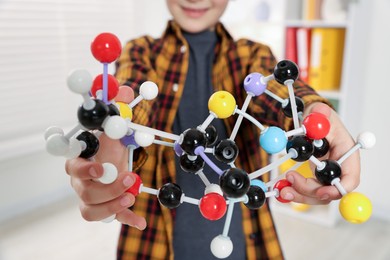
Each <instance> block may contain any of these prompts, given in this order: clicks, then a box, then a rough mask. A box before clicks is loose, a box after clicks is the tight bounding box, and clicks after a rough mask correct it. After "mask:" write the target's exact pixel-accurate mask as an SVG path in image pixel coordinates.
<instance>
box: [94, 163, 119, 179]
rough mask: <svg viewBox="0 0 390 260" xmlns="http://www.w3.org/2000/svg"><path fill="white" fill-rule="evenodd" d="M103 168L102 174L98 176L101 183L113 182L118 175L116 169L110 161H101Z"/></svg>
mask: <svg viewBox="0 0 390 260" xmlns="http://www.w3.org/2000/svg"><path fill="white" fill-rule="evenodd" d="M103 170H104V173H103V176H102V177H100V178H98V180H99V181H100V182H101V183H103V184H110V183H113V182H114V181H115V180H116V178H117V177H118V170H117V169H116V167H115V165H113V164H112V163H103Z"/></svg>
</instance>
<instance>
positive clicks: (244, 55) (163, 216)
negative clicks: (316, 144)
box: [66, 0, 360, 259]
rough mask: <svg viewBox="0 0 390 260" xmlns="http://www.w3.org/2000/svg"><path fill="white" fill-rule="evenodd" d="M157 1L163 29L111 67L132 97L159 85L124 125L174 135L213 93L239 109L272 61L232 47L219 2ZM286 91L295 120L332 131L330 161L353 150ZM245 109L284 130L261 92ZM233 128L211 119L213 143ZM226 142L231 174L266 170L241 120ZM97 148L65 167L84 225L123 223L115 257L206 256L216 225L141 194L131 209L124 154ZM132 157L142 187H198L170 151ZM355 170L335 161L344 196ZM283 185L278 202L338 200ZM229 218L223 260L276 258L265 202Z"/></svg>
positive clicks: (252, 48)
mask: <svg viewBox="0 0 390 260" xmlns="http://www.w3.org/2000/svg"><path fill="white" fill-rule="evenodd" d="M166 2H167V5H168V9H169V11H170V12H171V14H172V16H173V21H170V22H169V23H168V26H167V29H166V30H165V32H164V34H163V35H162V37H161V38H160V39H152V38H150V37H146V36H145V37H141V38H139V39H136V40H133V41H130V42H129V43H128V44H127V45H126V46H125V48H124V50H123V53H122V55H121V57H120V58H119V60H118V64H117V72H116V76H117V78H118V80H119V81H120V82H121V83H122V84H125V85H128V86H130V87H132V88H134V89H135V90H136V91H137V90H138V87H139V85H140V84H141V83H142V82H144V81H146V80H151V81H154V82H155V83H156V84H157V85H158V86H159V95H158V97H157V99H156V100H153V101H143V102H141V103H140V104H138V105H137V106H136V107H135V109H134V113H133V114H134V118H133V121H135V122H137V123H140V124H143V125H147V126H150V127H153V128H156V129H160V130H163V131H167V132H173V133H175V134H180V133H181V132H183V131H184V130H185V129H187V128H188V126H190V127H194V126H196V125H198V124H199V123H201V122H202V121H203V120H204V119H205V118H206V117H207V115H208V110H207V100H208V97H209V96H210V94H211V93H213V92H214V91H217V90H226V91H229V92H230V93H232V94H233V96H234V97H235V98H236V100H237V103H238V106H239V107H241V105H242V103H243V100H244V98H245V96H246V94H245V91H243V87H242V82H243V80H244V78H245V76H246V75H247V74H249V73H251V72H260V73H262V74H263V75H269V74H271V73H272V71H273V68H274V67H275V64H276V61H275V59H274V57H273V55H272V53H271V51H270V49H269V48H268V47H267V46H265V45H262V44H259V43H254V42H251V41H248V40H239V41H237V42H236V41H233V39H232V38H231V36H230V35H229V33H228V32H227V31H226V29H225V28H224V27H223V25H222V24H220V23H219V18H220V17H221V15H222V14H223V12H224V10H225V8H226V6H227V4H228V0H166ZM295 85H296V88H295V91H296V95H297V96H299V97H301V98H302V99H303V100H304V102H305V104H306V109H305V114H308V113H310V112H314V111H316V112H320V113H323V114H325V115H326V116H328V118H329V120H330V122H331V125H332V128H331V131H330V133H329V135H328V136H327V139H328V141H329V142H330V145H331V149H330V152H329V157H330V158H339V157H340V156H341V155H342V154H343V153H344V152H345V151H346V150H348V149H349V148H350V147H352V146H353V143H354V142H353V140H352V138H351V137H350V135H349V133H348V132H347V130H346V129H345V127H344V126H343V124H342V123H341V121H340V120H339V118H338V116H337V114H336V113H335V112H334V111H333V110H332V109H330V108H329V107H328V106H327V105H325V103H326V100H324V99H323V98H321V97H319V96H318V95H317V94H316V93H315V92H314V91H313V90H312V89H311V88H309V87H308V86H306V85H305V84H304V83H303V82H301V81H299V80H298V81H297V82H296V84H295ZM269 89H270V90H271V91H272V92H274V93H276V94H277V95H279V96H282V97H284V98H286V97H287V93H286V90H285V88H284V87H282V86H280V85H278V84H276V83H275V82H270V84H269ZM248 112H249V113H251V114H252V116H254V117H255V118H256V119H257V120H259V121H261V122H262V123H263V124H267V125H278V126H280V127H282V128H284V129H285V128H286V127H288V126H289V125H290V123H291V122H290V120H286V119H285V117H284V116H283V115H282V113H281V112H280V105H278V104H277V102H276V101H274V100H272V99H271V98H268V97H267V96H266V95H261V96H260V97H257V98H254V99H253V100H252V102H251V105H250V106H249V108H248ZM234 122H235V117H230V118H228V119H226V120H224V121H222V120H216V122H215V125H216V127H217V129H218V133H219V134H220V138H221V139H222V138H223V137H224V136H227V135H228V133H229V132H230V131H231V130H232V126H233V125H234ZM213 124H214V122H213ZM235 141H236V143H237V145H238V147H239V151H240V154H239V157H238V158H237V161H236V165H237V167H239V168H242V169H245V170H246V171H247V172H252V171H254V170H256V169H259V168H261V167H262V166H264V165H265V164H266V163H267V155H266V154H265V153H264V152H262V151H261V149H260V148H259V146H258V131H257V130H256V129H255V128H253V126H251V124H250V123H248V122H245V120H244V122H243V124H242V126H241V127H240V131H239V133H238V136H237V138H236V140H235ZM100 142H101V146H100V149H99V152H98V154H97V155H96V162H90V161H86V160H83V159H80V158H78V159H74V160H70V161H67V163H66V170H67V173H68V174H69V175H70V176H71V183H72V186H73V188H74V189H75V191H76V192H77V194H78V195H79V196H80V199H81V204H80V210H81V213H82V215H83V217H84V218H85V219H86V220H89V221H96V220H101V219H104V218H106V217H108V216H110V215H113V214H116V218H117V220H118V221H120V222H121V223H123V224H124V225H123V226H122V231H121V237H120V240H119V245H118V259H173V258H174V257H175V259H215V258H214V257H213V256H212V254H211V253H210V250H209V244H210V241H211V239H209V238H208V236H209V235H211V237H213V236H215V235H217V234H219V233H220V232H221V230H222V229H221V226H222V224H223V223H222V224H221V223H215V222H212V223H211V224H210V223H204V222H205V221H204V220H203V218H202V217H201V216H200V215H199V214H198V213H199V211H198V209H197V208H196V207H193V206H192V207H191V205H188V206H187V205H185V204H182V205H181V206H180V207H178V208H177V209H175V210H169V209H167V208H164V207H161V206H160V205H159V202H158V200H157V198H156V197H155V196H152V195H148V194H140V195H139V196H138V197H137V201H136V202H135V198H134V196H133V195H131V194H129V193H126V192H125V191H126V190H127V189H128V188H129V187H131V186H132V184H133V183H134V176H133V173H130V172H127V171H126V169H127V154H126V149H125V147H123V146H122V145H121V144H120V142H119V141H112V140H109V139H108V138H107V137H106V136H104V135H103V136H102V137H101V138H100ZM136 151H137V156H136V157H137V160H136V161H135V163H134V171H135V172H137V173H138V174H139V175H140V176H141V179H142V181H143V183H144V184H145V186H148V187H156V188H158V187H161V186H162V184H164V183H166V182H176V183H178V184H179V185H180V186H181V187H182V188H183V191H184V192H185V193H186V194H191V193H194V194H195V193H196V192H197V190H201V188H200V184H199V183H194V182H195V181H198V180H196V176H191V175H190V174H185V173H181V172H180V167H178V162H177V159H174V158H175V157H176V156H175V154H174V152H173V151H172V149H167V148H166V147H163V146H155V145H152V146H150V147H148V148H147V149H146V151H144V150H143V149H137V150H136ZM146 157H147V160H146ZM99 162H111V163H114V164H115V165H116V166H117V167H118V169H119V171H120V174H119V176H118V179H117V180H116V181H115V182H114V183H112V184H110V185H103V184H100V183H96V182H92V181H91V179H93V178H97V177H99V176H101V175H102V166H101V164H100V163H99ZM225 168H226V166H225ZM359 173H360V168H359V155H358V153H355V154H354V155H353V156H352V157H351V158H350V159H348V160H347V161H346V162H345V163H344V164H343V176H342V184H343V186H344V187H345V189H346V190H347V191H350V190H352V189H354V188H355V187H356V186H357V185H358V182H359ZM212 175H213V174H211V175H210V176H212ZM214 175H215V174H214ZM287 179H288V180H289V181H290V182H291V183H292V187H289V188H285V189H283V191H282V193H281V196H282V198H284V199H287V200H291V201H295V202H302V203H308V204H326V203H329V202H330V201H331V200H334V199H338V198H340V194H339V193H338V191H337V189H336V188H334V187H323V186H321V185H320V184H319V183H318V182H317V181H316V180H315V179H305V178H303V177H301V176H300V175H299V174H297V173H295V172H291V173H289V174H288V175H287ZM211 182H214V183H216V181H215V180H212V181H211ZM193 187H195V188H193ZM192 188H193V189H192ZM188 192H189V193H188ZM201 192H203V191H201ZM133 204H134V206H133ZM131 206H133V207H132V208H131V209H129V207H131ZM234 214H235V215H234V217H233V222H232V226H231V230H230V231H229V236H230V237H231V239H232V240H233V244H234V250H233V253H232V255H231V256H230V257H229V259H245V258H247V259H282V258H283V255H282V252H281V248H280V246H279V243H278V239H277V235H276V232H275V229H274V226H273V221H272V217H271V215H270V213H269V210H268V205H264V206H263V207H262V208H261V209H260V210H258V211H249V210H248V209H246V208H245V207H239V206H237V207H235V210H234ZM145 218H147V221H146V220H145ZM202 221H203V222H202ZM201 222H202V223H201ZM146 223H147V224H148V226H147V227H146ZM129 226H133V227H136V228H137V229H139V230H137V229H136V228H131V227H129ZM215 232H217V233H215ZM218 232H219V233H218Z"/></svg>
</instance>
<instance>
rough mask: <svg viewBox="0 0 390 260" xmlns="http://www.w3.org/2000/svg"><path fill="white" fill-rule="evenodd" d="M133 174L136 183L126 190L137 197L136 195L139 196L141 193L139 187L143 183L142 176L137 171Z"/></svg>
mask: <svg viewBox="0 0 390 260" xmlns="http://www.w3.org/2000/svg"><path fill="white" fill-rule="evenodd" d="M133 176H134V178H135V182H134V184H133V185H132V186H131V187H130V188H128V189H127V190H126V192H129V193H131V194H133V195H134V197H135V196H137V195H138V194H139V187H140V186H141V184H142V180H141V177H139V175H138V174H136V173H133Z"/></svg>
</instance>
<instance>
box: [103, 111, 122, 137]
mask: <svg viewBox="0 0 390 260" xmlns="http://www.w3.org/2000/svg"><path fill="white" fill-rule="evenodd" d="M103 128H104V133H106V135H107V136H108V137H110V138H111V139H121V138H122V137H124V136H125V135H126V134H127V123H126V120H125V119H124V118H122V117H120V116H110V117H107V119H106V120H104V123H103Z"/></svg>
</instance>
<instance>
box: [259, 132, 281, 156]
mask: <svg viewBox="0 0 390 260" xmlns="http://www.w3.org/2000/svg"><path fill="white" fill-rule="evenodd" d="M286 144H287V136H286V133H285V132H284V131H283V130H282V129H281V128H279V127H275V126H271V127H268V128H266V129H265V130H264V131H263V132H262V133H261V135H260V145H261V147H262V148H263V149H264V150H265V151H266V152H267V153H269V154H275V153H278V152H280V151H282V150H283V149H285V148H286Z"/></svg>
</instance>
